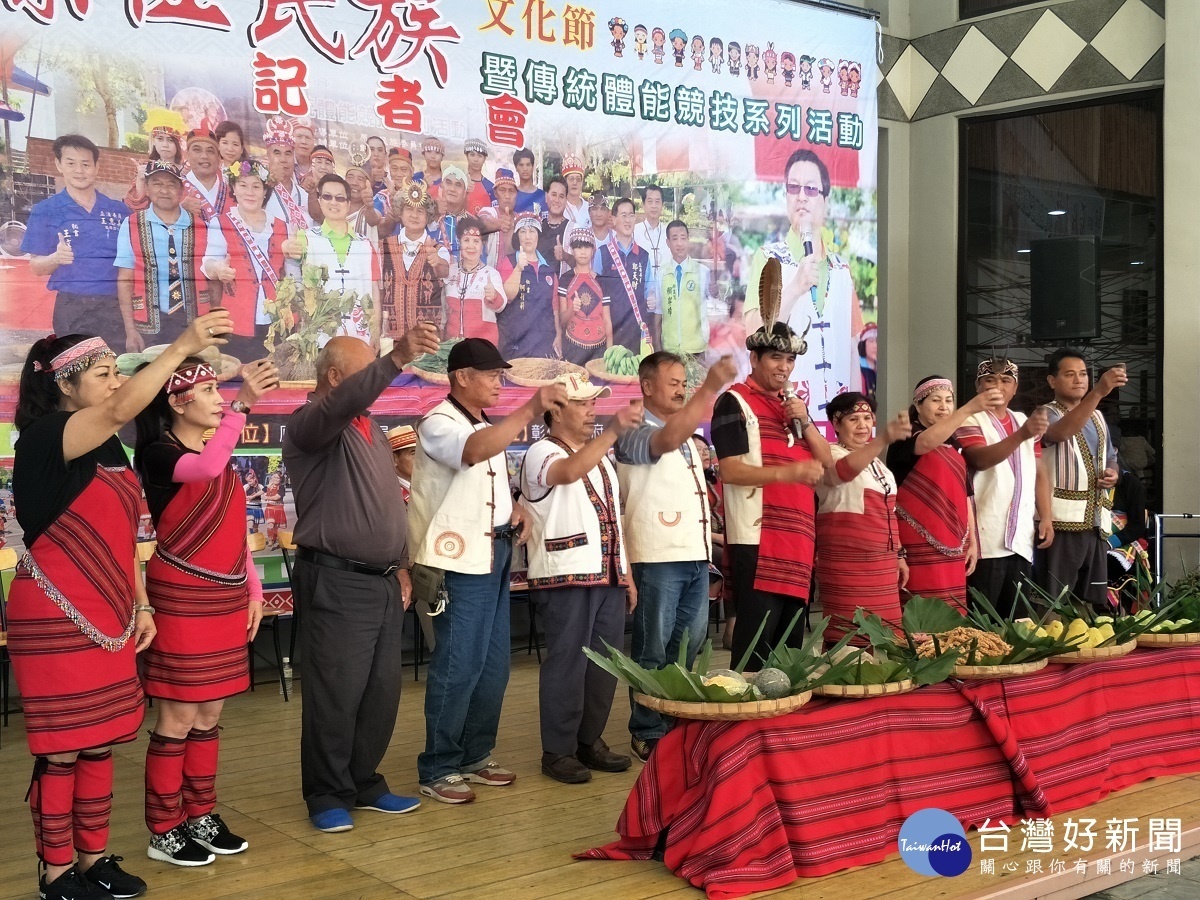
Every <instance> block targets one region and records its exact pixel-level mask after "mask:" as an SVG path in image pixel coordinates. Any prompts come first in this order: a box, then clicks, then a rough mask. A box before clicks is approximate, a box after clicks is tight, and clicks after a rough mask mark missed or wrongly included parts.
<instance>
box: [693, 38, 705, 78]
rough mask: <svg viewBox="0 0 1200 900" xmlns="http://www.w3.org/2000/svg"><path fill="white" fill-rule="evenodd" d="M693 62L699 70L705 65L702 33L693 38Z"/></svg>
mask: <svg viewBox="0 0 1200 900" xmlns="http://www.w3.org/2000/svg"><path fill="white" fill-rule="evenodd" d="M692 62H693V63H694V64H695V69H696V71H697V72H699V71H700V69H701V68H702V67H703V65H704V38H702V37H700V35H696V36H695V37H694V38H692Z"/></svg>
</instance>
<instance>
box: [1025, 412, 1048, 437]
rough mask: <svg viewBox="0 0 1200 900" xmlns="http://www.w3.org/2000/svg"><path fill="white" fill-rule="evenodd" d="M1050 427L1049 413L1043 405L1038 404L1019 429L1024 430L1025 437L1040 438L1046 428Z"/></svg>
mask: <svg viewBox="0 0 1200 900" xmlns="http://www.w3.org/2000/svg"><path fill="white" fill-rule="evenodd" d="M1049 427H1050V414H1049V413H1048V412H1046V410H1045V408H1044V407H1041V406H1039V407H1038V408H1037V409H1035V410H1034V411H1033V415H1031V416H1030V417H1029V418H1028V419H1026V420H1025V424H1024V425H1022V426H1021V430H1022V431H1023V432H1025V439H1026V440H1029V439H1030V438H1034V439H1037V438H1040V437H1041V436H1042V435H1043V434H1045V433H1046V429H1047V428H1049Z"/></svg>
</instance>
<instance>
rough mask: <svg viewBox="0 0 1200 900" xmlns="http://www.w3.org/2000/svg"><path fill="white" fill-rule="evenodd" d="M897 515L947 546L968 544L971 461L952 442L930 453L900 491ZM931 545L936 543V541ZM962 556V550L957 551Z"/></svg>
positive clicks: (905, 481)
mask: <svg viewBox="0 0 1200 900" xmlns="http://www.w3.org/2000/svg"><path fill="white" fill-rule="evenodd" d="M896 506H897V515H899V516H900V517H901V518H902V519H904V520H905V521H907V522H908V523H909V524H910V525H914V523H915V525H914V528H915V529H916V530H917V532H918V533H920V532H921V531H922V530H923V531H925V532H926V533H927V534H928V537H925V536H924V535H922V536H923V537H925V540H926V542H929V537H932V538H933V540H934V541H937V542H938V543H939V544H941V545H942V546H943V547H948V548H953V549H957V548H959V547H964V549H965V540H964V539H965V537H966V534H967V524H968V522H967V464H966V462H965V461H964V460H963V458H962V454H960V453H959V452H958V451H957V450H956V449H954V447H951V446H950V445H949V444H942V446H940V447H938V448H937V449H935V450H933V451H932V452H930V453H926V454H925V455H924V456H922V457H921V458H920V459H919V460H918V461H917V464H916V466H915V467H914V468H913V470H912V472H910V473H909V475H908V477H907V478H905V479H904V483H903V484H901V485H900V487H899V489H898V490H897V492H896ZM930 545H931V546H935V545H933V544H932V543H931V544H930ZM956 555H958V556H961V555H962V554H961V553H959V554H956Z"/></svg>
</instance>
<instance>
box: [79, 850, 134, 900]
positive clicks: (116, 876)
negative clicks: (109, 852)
mask: <svg viewBox="0 0 1200 900" xmlns="http://www.w3.org/2000/svg"><path fill="white" fill-rule="evenodd" d="M124 858H125V857H123V856H102V857H100V858H99V859H98V860H96V861H95V862H94V863H92V867H91V868H90V869H88V870H87V871H86V872H84V873H83V876H84V877H85V878H86V879H87V880H88V881H90V882H91V883H92V884H95V885H98V886H99V887H102V888H104V890H106V891H108V892H109V893H110V894H112V895H113V896H114V897H117V898H119V900H129V898H130V897H140V896H142V894H144V893H146V882H144V881H142V879H140V878H138V877H137V876H136V875H130V874H129V873H128V872H126V871H125V870H124V869H122V868H121V867H120V866H119V865H117V863H119V862H121V860H123V859H124Z"/></svg>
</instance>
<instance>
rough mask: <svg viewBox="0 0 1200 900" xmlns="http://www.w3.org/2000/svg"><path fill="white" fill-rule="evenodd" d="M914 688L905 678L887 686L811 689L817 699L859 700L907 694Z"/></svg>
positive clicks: (841, 686) (839, 686)
mask: <svg viewBox="0 0 1200 900" xmlns="http://www.w3.org/2000/svg"><path fill="white" fill-rule="evenodd" d="M916 687H917V685H916V683H915V682H914V681H913V680H912V679H911V678H905V679H904V680H903V681H889V682H888V683H887V684H822V685H819V686H818V687H815V688H813V694H815V695H816V696H818V697H840V698H842V699H845V700H859V699H861V698H864V697H887V696H890V695H892V694H907V693H908V692H909V691H912V690H916Z"/></svg>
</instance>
